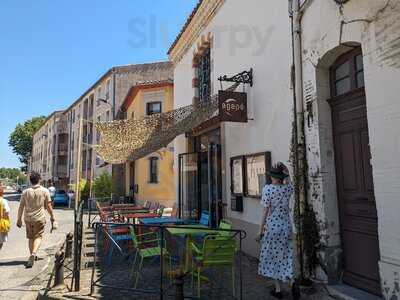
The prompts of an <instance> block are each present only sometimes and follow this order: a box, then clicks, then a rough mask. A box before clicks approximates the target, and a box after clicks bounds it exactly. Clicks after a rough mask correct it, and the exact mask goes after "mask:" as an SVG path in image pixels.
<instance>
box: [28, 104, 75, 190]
mask: <svg viewBox="0 0 400 300" xmlns="http://www.w3.org/2000/svg"><path fill="white" fill-rule="evenodd" d="M67 159H68V124H67V120H66V118H65V116H64V115H63V111H56V112H54V113H52V114H51V115H50V116H49V117H48V118H47V119H46V121H45V123H44V124H43V125H42V126H41V127H40V128H39V129H38V130H37V131H36V133H35V134H34V135H33V146H32V154H31V158H30V162H29V167H28V169H29V171H36V172H38V173H40V174H41V176H42V180H43V184H44V185H45V186H49V184H50V183H51V182H53V183H54V185H55V187H56V188H58V189H66V188H67V184H68V174H67Z"/></svg>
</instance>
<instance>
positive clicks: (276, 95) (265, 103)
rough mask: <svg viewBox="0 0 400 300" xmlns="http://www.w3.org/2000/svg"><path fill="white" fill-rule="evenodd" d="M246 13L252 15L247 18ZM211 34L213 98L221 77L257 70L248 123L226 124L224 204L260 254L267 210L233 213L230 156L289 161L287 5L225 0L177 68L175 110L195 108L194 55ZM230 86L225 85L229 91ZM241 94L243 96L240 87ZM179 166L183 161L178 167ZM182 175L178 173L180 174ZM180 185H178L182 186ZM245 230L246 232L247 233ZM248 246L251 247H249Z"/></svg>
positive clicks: (249, 204)
mask: <svg viewBox="0 0 400 300" xmlns="http://www.w3.org/2000/svg"><path fill="white" fill-rule="evenodd" d="M244 10H245V11H246V13H244ZM208 33H211V36H212V44H211V60H212V67H211V76H212V79H211V81H212V94H216V93H217V92H218V90H219V89H220V85H219V82H218V77H219V76H221V75H225V74H226V75H235V74H236V73H239V72H241V71H244V70H247V71H248V70H250V68H253V72H254V85H253V87H251V88H250V87H249V86H246V92H247V94H248V110H249V118H250V119H252V120H249V121H248V123H241V124H233V123H226V124H223V125H222V127H223V128H222V131H221V132H222V144H223V145H222V152H223V153H222V155H223V171H222V172H223V200H224V202H226V203H227V204H228V206H227V214H228V217H229V218H231V219H232V221H233V222H234V225H236V227H237V228H243V229H246V231H248V238H247V241H246V242H245V243H244V244H245V245H246V249H245V250H246V251H247V252H249V253H251V254H252V255H256V254H257V246H256V244H255V242H254V237H255V235H256V233H257V232H258V229H259V224H260V221H261V213H262V207H261V205H260V200H259V199H254V198H245V199H244V211H243V212H242V213H238V212H232V211H231V208H230V168H229V159H230V157H233V156H237V155H241V154H251V153H258V152H264V151H271V152H272V159H273V161H274V162H276V161H283V162H286V163H287V162H288V160H289V151H290V139H291V115H292V103H293V100H292V99H293V98H292V96H291V95H292V92H291V86H290V67H291V48H290V45H291V41H290V38H291V37H290V20H289V18H288V15H287V3H286V2H285V1H280V0H274V1H265V2H264V1H257V5H247V4H246V5H244V3H243V1H240V0H230V1H225V2H224V4H223V5H222V7H221V8H220V9H219V10H218V12H217V14H216V15H215V16H214V18H213V19H212V20H211V21H210V23H209V24H208V25H207V26H206V27H205V28H204V29H203V30H202V31H201V35H200V37H199V39H198V40H197V41H195V43H194V45H192V47H191V48H190V49H189V50H188V51H187V53H186V55H185V56H184V57H183V58H182V60H181V61H180V62H179V63H178V64H177V65H176V66H175V72H174V78H175V82H176V83H177V84H176V85H175V107H181V106H184V105H188V104H191V103H192V98H193V97H194V91H193V88H192V78H193V75H194V74H193V72H194V71H193V70H194V69H193V67H192V59H193V54H194V53H195V52H196V47H197V43H198V42H200V41H201V36H203V38H204V36H207V34H208ZM229 86H230V84H229V83H223V88H224V89H226V88H228V87H229ZM237 90H238V91H242V86H240V87H239V88H238V89H237ZM175 152H176V153H177V154H179V153H184V152H186V140H185V138H184V137H183V136H181V137H179V138H178V139H176V140H175ZM175 166H176V167H177V166H178V164H177V162H176V163H175ZM175 174H176V176H178V175H177V174H178V171H177V170H176V173H175ZM177 186H178V185H177ZM244 227H245V228H244ZM247 246H248V247H247Z"/></svg>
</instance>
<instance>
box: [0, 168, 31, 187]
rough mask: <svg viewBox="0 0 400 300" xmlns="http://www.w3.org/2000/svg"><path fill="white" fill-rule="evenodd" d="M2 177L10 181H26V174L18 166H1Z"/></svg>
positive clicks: (0, 173) (21, 182)
mask: <svg viewBox="0 0 400 300" xmlns="http://www.w3.org/2000/svg"><path fill="white" fill-rule="evenodd" d="M0 178H2V179H6V178H7V179H9V180H10V181H12V182H14V183H19V184H25V183H26V175H25V174H24V173H22V172H21V170H19V169H17V168H0ZM17 180H18V182H17Z"/></svg>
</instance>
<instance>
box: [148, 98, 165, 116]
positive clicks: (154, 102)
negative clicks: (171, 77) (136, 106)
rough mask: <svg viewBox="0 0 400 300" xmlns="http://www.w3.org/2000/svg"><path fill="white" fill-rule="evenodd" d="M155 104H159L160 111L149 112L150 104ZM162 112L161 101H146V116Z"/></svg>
mask: <svg viewBox="0 0 400 300" xmlns="http://www.w3.org/2000/svg"><path fill="white" fill-rule="evenodd" d="M155 104H159V105H160V112H151V113H150V110H149V108H150V106H151V105H155ZM160 113H162V101H150V102H147V103H146V115H147V116H151V115H155V114H160Z"/></svg>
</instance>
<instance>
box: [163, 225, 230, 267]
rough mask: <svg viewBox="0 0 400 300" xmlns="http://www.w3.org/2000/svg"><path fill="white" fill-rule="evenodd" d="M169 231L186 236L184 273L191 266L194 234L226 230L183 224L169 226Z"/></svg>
mask: <svg viewBox="0 0 400 300" xmlns="http://www.w3.org/2000/svg"><path fill="white" fill-rule="evenodd" d="M167 231H168V232H169V233H170V234H172V235H180V236H185V237H186V246H185V261H184V268H183V270H184V273H187V272H188V271H189V266H190V264H191V260H192V251H190V247H191V243H192V241H193V236H196V235H205V234H218V233H222V232H224V231H219V230H215V229H211V228H209V227H208V226H205V225H198V224H195V225H182V226H179V227H173V228H167Z"/></svg>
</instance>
